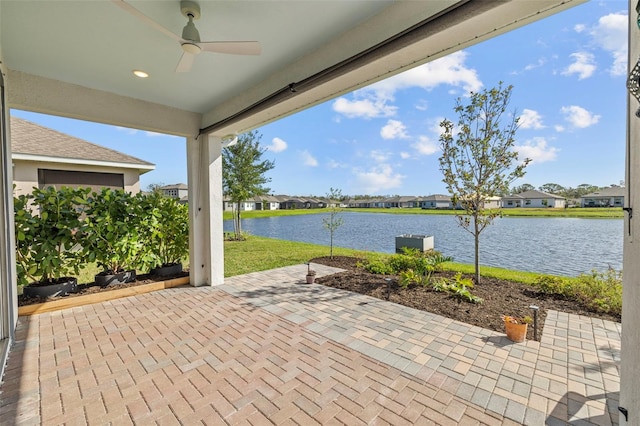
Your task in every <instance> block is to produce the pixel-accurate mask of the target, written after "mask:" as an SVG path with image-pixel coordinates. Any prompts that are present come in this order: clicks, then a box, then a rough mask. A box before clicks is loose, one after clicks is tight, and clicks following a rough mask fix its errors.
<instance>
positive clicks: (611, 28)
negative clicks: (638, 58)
mask: <svg viewBox="0 0 640 426" xmlns="http://www.w3.org/2000/svg"><path fill="white" fill-rule="evenodd" d="M628 21H629V17H628V15H627V14H626V13H624V12H619V13H610V14H608V15H605V16H603V17H601V18H600V19H599V20H598V24H597V25H596V26H595V27H593V29H592V30H591V36H592V37H593V40H594V41H595V43H596V44H597V45H598V46H600V47H601V48H602V49H604V50H606V51H607V52H609V53H610V54H611V56H612V57H613V64H612V65H611V67H610V68H609V73H610V74H611V75H614V76H618V75H625V74H626V70H627V48H628V40H627V35H628V30H627V22H628Z"/></svg>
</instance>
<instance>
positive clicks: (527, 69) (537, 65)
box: [524, 58, 547, 71]
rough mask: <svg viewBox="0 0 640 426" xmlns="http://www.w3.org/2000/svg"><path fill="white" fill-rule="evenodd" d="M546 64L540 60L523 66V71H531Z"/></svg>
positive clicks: (542, 59)
mask: <svg viewBox="0 0 640 426" xmlns="http://www.w3.org/2000/svg"><path fill="white" fill-rule="evenodd" d="M546 63H547V60H546V59H545V58H540V59H538V61H537V62H536V63H534V64H528V65H527V66H525V67H524V70H525V71H531V70H533V69H536V68H540V67H541V66H543V65H544V64H546Z"/></svg>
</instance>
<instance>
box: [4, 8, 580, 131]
mask: <svg viewBox="0 0 640 426" xmlns="http://www.w3.org/2000/svg"><path fill="white" fill-rule="evenodd" d="M582 1H584V0H536V1H531V0H512V1H504V0H481V1H478V0H474V1H472V2H471V4H475V5H478V7H482V8H487V5H488V4H491V5H492V7H494V8H493V9H491V10H489V11H486V10H487V9H485V11H483V12H482V13H480V12H478V14H474V13H470V14H469V16H468V20H467V21H465V22H464V23H463V24H460V25H458V26H455V27H451V28H442V27H439V28H434V31H433V36H430V37H428V38H425V39H422V40H416V43H415V46H413V48H407V49H402V50H399V51H398V52H392V53H390V54H387V55H386V56H385V57H384V58H382V60H378V61H375V62H374V63H372V64H370V65H369V66H367V67H362V68H361V69H359V70H358V71H357V72H352V73H351V74H350V75H346V76H345V78H342V79H335V80H334V81H332V82H331V83H330V84H323V85H322V86H321V87H320V88H319V89H316V90H313V91H310V92H308V93H306V94H305V95H304V96H302V95H301V96H299V97H298V99H297V100H295V101H293V100H292V101H290V102H289V103H286V102H285V103H283V104H282V105H280V106H279V107H277V108H271V109H270V110H269V111H267V112H266V113H265V115H264V116H262V117H258V116H256V118H255V119H250V120H244V121H242V122H240V123H238V124H236V125H234V126H235V127H234V126H227V128H225V129H223V130H224V131H225V132H226V131H242V130H246V129H247V128H249V127H251V126H256V125H259V124H263V123H264V122H268V121H270V120H273V119H277V118H278V117H280V116H283V115H286V114H290V113H292V112H295V111H296V110H300V109H302V108H305V107H307V106H309V105H313V104H314V103H318V102H320V101H323V100H326V99H328V98H330V97H332V96H337V95H339V94H340V93H344V92H346V91H349V90H353V89H354V88H356V87H359V86H361V85H362V84H365V83H370V82H373V81H375V80H377V79H381V78H384V77H387V76H390V75H392V74H393V73H397V72H399V71H402V70H404V69H407V68H409V67H412V66H415V65H418V64H421V63H424V62H426V61H429V60H432V59H434V58H437V57H439V56H442V55H444V54H447V53H450V52H452V51H454V50H457V49H460V48H463V47H464V46H466V45H469V44H472V43H475V42H477V41H479V40H482V39H486V38H488V37H491V36H493V35H496V34H499V33H502V32H505V31H507V30H509V29H511V28H515V27H517V26H520V25H522V24H524V23H526V22H530V21H533V20H537V19H540V18H541V17H544V16H547V15H549V14H552V13H555V12H556V11H559V10H562V9H563V8H566V7H569V6H571V5H574V4H578V3H580V2H582ZM127 3H129V4H130V5H132V6H134V7H135V8H136V9H138V10H139V11H141V12H142V13H143V14H145V15H147V16H148V17H149V18H151V19H153V20H154V21H156V22H158V23H159V24H160V25H162V26H164V27H165V28H167V29H169V30H170V31H172V32H174V33H175V34H178V35H179V34H180V33H181V31H182V27H183V26H184V25H185V23H186V18H184V17H183V16H182V14H181V13H180V6H179V1H174V0H172V1H139V0H128V1H127ZM199 3H200V6H201V10H202V17H201V18H200V19H199V20H197V21H195V24H196V26H197V28H198V29H199V31H200V35H201V39H202V40H203V41H214V40H215V41H226V40H257V41H260V43H261V45H262V54H261V55H260V56H235V55H223V54H213V53H201V54H200V55H198V56H197V57H196V59H195V63H194V65H193V68H192V70H191V72H188V73H175V71H174V70H175V67H176V64H177V62H178V60H179V58H180V55H181V54H182V50H181V48H180V46H179V45H178V43H177V42H176V41H175V40H173V39H171V38H169V37H168V36H167V35H166V34H163V33H162V32H159V31H157V30H156V29H154V28H152V27H151V26H149V25H147V24H146V23H145V22H142V21H141V20H140V19H139V18H137V17H134V16H132V15H131V14H129V13H127V12H126V11H125V10H123V9H122V8H121V7H118V6H117V5H116V4H114V3H113V2H112V1H106V0H102V1H51V0H49V1H31V0H20V1H7V0H3V1H1V2H0V47H1V54H2V59H3V70H4V71H5V73H7V72H8V75H9V78H8V80H9V81H8V85H9V94H10V98H9V102H10V106H14V107H20V108H23V109H32V110H39V111H42V112H48V113H58V114H60V115H67V116H75V117H78V118H85V119H93V120H95V121H102V122H110V123H112V124H121V125H129V126H137V127H140V128H149V129H151V130H156V131H166V132H170V133H176V134H188V133H190V132H191V130H190V129H191V127H193V126H191V127H189V126H186V127H184V128H173V129H172V128H169V127H170V126H169V125H168V124H167V125H164V126H163V124H162V123H161V122H162V121H163V120H161V119H160V118H158V119H157V120H156V123H155V124H154V123H151V122H150V121H145V119H144V118H142V117H139V118H137V119H135V120H134V119H128V118H127V116H126V114H125V113H124V112H121V114H120V116H118V115H117V114H116V113H114V114H112V115H113V116H112V117H100V116H98V115H100V114H103V113H104V111H107V110H108V109H109V108H111V109H112V110H113V109H117V108H118V107H117V105H123V103H125V101H126V99H130V98H133V99H134V100H141V101H145V102H148V103H152V104H158V105H159V106H165V107H168V108H172V109H175V110H178V111H183V112H189V113H196V115H193V114H191V115H189V117H190V118H189V119H190V120H191V121H194V120H199V121H200V123H198V126H200V127H206V126H207V125H209V124H212V123H215V122H217V121H219V120H221V119H224V118H226V117H228V116H229V115H231V114H233V113H234V112H237V111H239V110H241V109H243V108H246V107H247V106H249V105H251V104H253V103H255V102H257V101H259V100H260V99H262V98H264V97H267V96H268V95H270V94H271V93H273V92H275V91H277V90H279V89H282V88H283V87H287V85H288V84H289V83H293V82H298V81H301V80H304V79H305V78H307V77H309V76H311V75H313V74H315V73H317V72H319V71H321V70H323V69H325V68H328V67H330V66H332V65H334V64H336V63H338V62H340V61H342V60H344V59H347V58H349V57H351V56H353V55H356V54H357V53H359V52H361V51H363V50H365V49H367V48H369V47H371V46H373V45H375V44H377V43H380V42H382V41H384V40H386V39H388V38H389V37H391V36H393V35H395V34H397V33H400V32H401V31H402V30H404V29H406V28H408V27H410V26H412V25H414V24H416V23H418V22H421V21H423V20H425V19H427V18H429V17H430V16H434V15H437V14H439V13H440V12H441V11H443V10H445V9H448V8H449V10H451V9H453V8H454V7H457V6H461V5H463V4H464V3H466V1H464V0H463V1H459V0H429V1H392V0H375V1H374V0H349V1H337V0H299V1H294V0H290V1H250V0H233V1H220V0H216V1H206V0H205V1H199ZM468 6H469V5H467V9H468ZM134 69H142V70H144V71H146V72H148V73H149V74H150V77H149V78H147V79H139V78H137V77H134V76H133V74H132V70H134ZM12 76H19V78H18V77H14V80H15V81H16V82H15V84H14V87H15V90H14V92H17V93H13V92H12V90H11V80H12ZM25 76H26V77H28V79H27V78H26V77H25ZM34 82H35V83H38V84H35V83H34ZM55 82H63V83H68V84H60V85H57V83H55ZM77 86H80V87H83V88H90V89H96V90H97V91H98V92H96V91H92V92H82V91H81V90H80V89H79V88H78V87H77ZM35 87H39V88H40V89H37V90H41V91H42V93H43V94H42V96H40V97H39V96H38V94H34V93H26V92H29V91H30V90H36V89H35ZM45 88H49V89H51V90H50V92H51V93H49V94H48V96H49V97H51V96H57V97H62V98H64V97H65V96H67V99H64V101H60V100H58V102H57V104H56V103H55V102H51V101H50V100H49V101H47V102H48V103H47V104H46V107H45V106H44V104H45V102H44V101H43V100H42V99H40V98H44V97H46V96H47V94H46V93H45V92H46V90H45ZM70 92H73V96H74V97H81V96H83V93H84V96H89V94H90V97H91V98H92V99H93V100H94V101H95V102H94V103H98V104H101V105H97V106H95V105H92V106H91V108H87V103H86V102H85V103H84V104H83V103H78V104H77V105H75V104H73V102H71V101H72V99H71V95H70V94H68V95H65V93H70ZM102 93H105V94H109V95H118V98H117V100H118V101H117V102H116V101H114V97H113V96H111V97H108V96H105V97H104V98H103V97H101V96H99V95H100V94H102ZM123 99H124V101H123ZM12 101H13V102H14V103H13V104H12ZM82 105H84V106H82ZM141 105H142V107H141ZM145 105H147V104H145V103H139V104H136V109H137V110H140V109H141V108H143V107H144V106H145ZM100 107H102V108H100ZM144 108H146V109H147V110H148V114H153V113H154V111H156V109H153V108H149V107H144ZM158 108H159V109H158V110H162V113H163V114H164V116H163V117H166V114H167V113H168V112H169V113H170V112H171V111H173V110H169V109H162V108H160V107H158ZM87 110H91V111H87ZM128 114H129V115H132V114H130V113H129V112H128ZM92 115H93V116H92ZM160 116H161V115H160V114H159V115H158V117H160ZM185 116H187V114H185ZM194 117H195V118H194ZM164 121H166V120H164ZM185 129H187V130H185Z"/></svg>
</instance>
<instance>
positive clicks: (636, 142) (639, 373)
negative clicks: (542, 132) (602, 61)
mask: <svg viewBox="0 0 640 426" xmlns="http://www.w3.org/2000/svg"><path fill="white" fill-rule="evenodd" d="M637 2H638V0H629V70H631V69H633V67H634V66H635V65H636V63H637V62H638V59H639V58H640V30H639V29H638V24H637V23H636V20H637V18H638V14H637V12H636V10H635V8H636V4H637ZM638 107H640V104H639V103H638V101H637V100H636V99H635V98H634V97H633V96H631V95H629V96H628V107H627V110H628V111H627V161H626V178H625V180H626V182H625V183H626V187H627V194H626V197H625V200H624V202H625V207H629V208H631V209H632V210H630V211H628V212H627V213H626V214H625V224H624V235H625V238H624V257H623V267H622V269H623V271H624V273H623V279H622V281H623V284H622V351H621V354H620V358H621V362H620V403H619V406H620V407H622V408H625V409H626V410H627V412H628V419H627V420H625V416H624V415H622V414H620V416H619V420H620V424H621V425H640V385H639V384H640V328H639V327H638V324H640V201H636V200H640V118H638V117H637V116H636V111H637V110H638Z"/></svg>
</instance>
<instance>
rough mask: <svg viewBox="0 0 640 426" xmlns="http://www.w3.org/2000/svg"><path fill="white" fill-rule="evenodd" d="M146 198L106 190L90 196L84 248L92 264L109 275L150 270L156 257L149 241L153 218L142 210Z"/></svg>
mask: <svg viewBox="0 0 640 426" xmlns="http://www.w3.org/2000/svg"><path fill="white" fill-rule="evenodd" d="M143 197H144V196H143V195H142V194H137V195H135V196H134V195H131V193H129V192H125V191H124V190H122V189H115V190H114V189H109V188H105V189H103V190H102V191H100V192H93V193H92V194H91V196H90V197H89V208H88V209H87V217H86V218H85V229H86V232H87V234H86V238H85V239H84V241H83V249H84V253H85V255H86V259H87V261H89V262H96V263H97V264H98V265H99V266H100V267H102V268H103V270H104V272H105V273H107V274H117V273H120V272H124V271H127V270H136V269H140V270H149V269H150V268H151V267H153V266H155V262H156V256H155V254H154V252H153V247H151V245H150V244H149V241H147V239H146V238H147V236H148V231H147V230H148V229H149V223H150V222H151V221H152V220H151V218H150V216H149V215H147V214H146V212H145V211H144V209H143V205H144V202H143Z"/></svg>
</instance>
